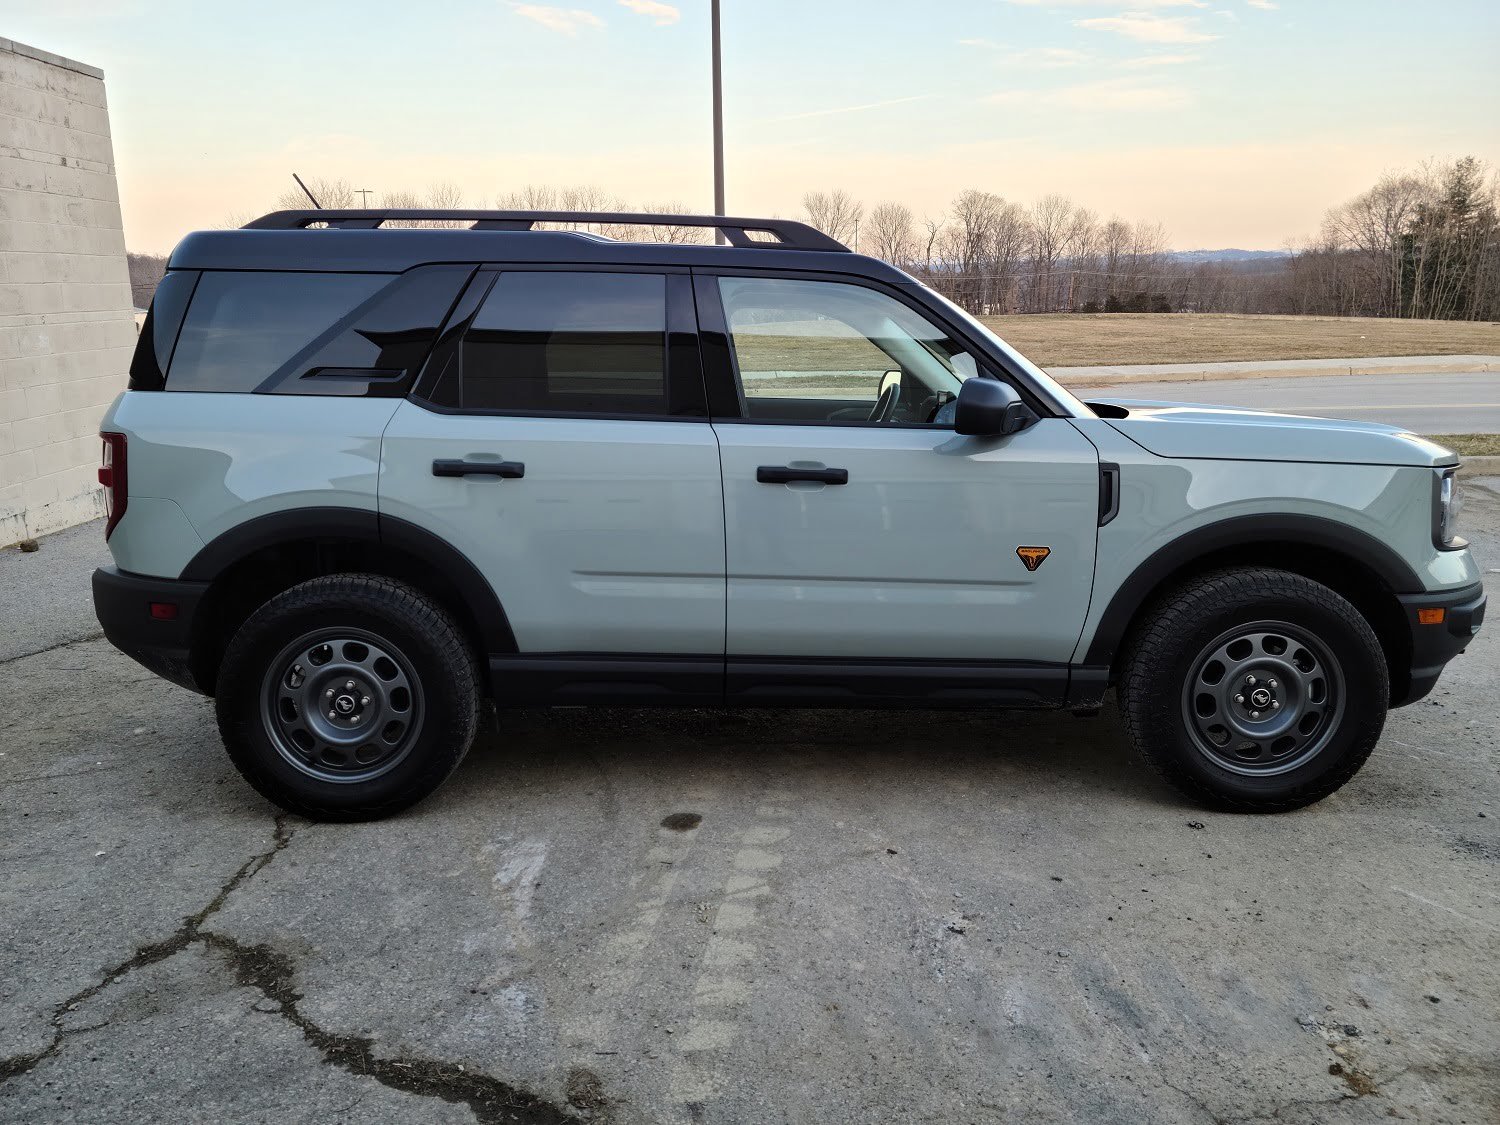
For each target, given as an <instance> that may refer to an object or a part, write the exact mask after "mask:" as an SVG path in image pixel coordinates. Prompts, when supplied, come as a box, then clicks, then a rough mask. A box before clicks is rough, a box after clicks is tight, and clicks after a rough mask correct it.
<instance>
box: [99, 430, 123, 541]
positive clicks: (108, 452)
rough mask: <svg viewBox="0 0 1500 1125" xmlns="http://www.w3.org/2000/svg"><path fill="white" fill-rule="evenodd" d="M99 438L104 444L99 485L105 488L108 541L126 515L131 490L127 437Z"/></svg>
mask: <svg viewBox="0 0 1500 1125" xmlns="http://www.w3.org/2000/svg"><path fill="white" fill-rule="evenodd" d="M99 437H100V438H101V439H102V440H103V442H104V451H103V456H102V459H101V461H100V464H99V483H100V484H102V485H103V486H104V515H105V521H104V538H106V539H108V538H109V536H110V533H111V532H113V531H114V529H115V525H116V524H118V523H119V522H120V517H121V516H123V515H124V514H125V505H126V504H127V503H129V501H130V490H129V489H128V488H127V487H126V482H125V435H124V434H111V433H101V434H100V435H99Z"/></svg>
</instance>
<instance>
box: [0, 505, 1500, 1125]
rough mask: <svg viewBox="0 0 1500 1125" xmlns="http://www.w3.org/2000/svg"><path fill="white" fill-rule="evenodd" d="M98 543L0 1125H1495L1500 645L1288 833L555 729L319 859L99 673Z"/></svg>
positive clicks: (827, 723)
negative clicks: (308, 1124)
mask: <svg viewBox="0 0 1500 1125" xmlns="http://www.w3.org/2000/svg"><path fill="white" fill-rule="evenodd" d="M1464 521H1465V529H1466V534H1468V535H1469V536H1470V537H1471V538H1472V539H1473V541H1474V544H1475V550H1476V552H1477V554H1478V556H1479V559H1480V562H1481V566H1483V567H1485V568H1487V569H1488V571H1489V573H1490V574H1491V575H1494V574H1496V573H1500V479H1495V478H1476V479H1475V480H1473V481H1472V482H1470V484H1469V503H1468V506H1467V508H1466V510H1465V513H1464ZM97 531H98V527H97V525H93V526H92V527H88V528H84V529H79V530H78V531H77V532H71V533H67V536H66V537H50V538H47V539H43V540H42V541H41V549H40V550H39V551H38V552H37V553H35V554H28V555H19V554H11V553H7V555H6V556H5V557H4V559H3V565H4V570H3V572H0V579H3V581H4V583H5V587H4V589H5V595H4V601H3V602H0V614H3V615H4V616H3V619H0V625H3V628H0V635H4V636H6V637H7V638H9V637H10V636H11V635H12V634H13V633H14V632H15V631H16V628H17V623H18V622H20V621H24V622H26V623H27V624H26V625H25V634H26V636H25V643H24V644H20V645H14V644H13V645H12V646H11V648H10V649H9V650H8V651H9V652H12V653H13V655H10V656H8V657H6V658H3V659H0V715H3V716H4V723H3V725H0V1121H4V1122H26V1123H31V1122H39V1121H82V1122H110V1123H111V1125H125V1123H129V1122H159V1121H212V1122H215V1123H232V1122H262V1121H268V1120H278V1121H287V1122H300V1121H316V1122H389V1121H393V1120H400V1121H422V1122H428V1121H438V1122H449V1121H451V1122H474V1121H478V1122H486V1123H488V1122H507V1121H514V1122H532V1123H541V1122H548V1123H551V1122H564V1121H591V1122H609V1123H613V1125H636V1123H642V1125H644V1123H648V1122H649V1123H656V1122H664V1123H671V1125H678V1123H681V1125H696V1123H705V1125H718V1123H741V1122H754V1123H757V1125H759V1123H771V1122H786V1123H805V1122H882V1123H883V1122H897V1121H899V1122H903V1123H904V1122H943V1123H949V1122H1016V1121H1021V1122H1110V1123H1113V1122H1119V1121H1150V1122H1167V1123H1178V1122H1180V1123H1198V1122H1236V1123H1238V1122H1252V1121H1265V1122H1272V1121H1274V1122H1278V1123H1281V1125H1299V1123H1300V1125H1312V1123H1318V1125H1322V1123H1326V1122H1335V1123H1338V1122H1345V1123H1347V1122H1369V1123H1374V1122H1381V1123H1386V1122H1389V1121H1391V1120H1393V1119H1396V1120H1407V1121H1421V1122H1427V1123H1455V1125H1459V1123H1468V1125H1479V1123H1481V1122H1493V1121H1495V1120H1497V1119H1500V1052H1497V1045H1500V768H1497V767H1500V716H1497V712H1496V703H1495V685H1496V683H1497V682H1500V629H1497V628H1494V627H1493V626H1492V627H1491V628H1490V629H1488V630H1487V631H1486V632H1485V633H1483V634H1482V635H1481V636H1480V638H1479V639H1478V640H1477V641H1476V642H1475V643H1474V645H1473V646H1472V647H1471V648H1470V651H1469V653H1468V654H1467V655H1465V656H1464V657H1462V658H1460V659H1459V660H1458V661H1456V662H1455V663H1454V665H1452V666H1451V668H1450V669H1449V671H1448V672H1447V673H1445V675H1444V677H1443V680H1442V681H1441V682H1440V684H1439V685H1438V688H1437V690H1436V692H1435V693H1434V695H1433V696H1432V697H1431V698H1430V699H1429V700H1428V701H1425V702H1423V703H1420V704H1418V705H1415V706H1412V707H1409V708H1405V709H1402V710H1400V711H1397V712H1394V713H1392V715H1391V716H1390V718H1389V721H1388V723H1387V726H1386V734H1385V737H1384V739H1383V740H1382V742H1381V745H1380V746H1379V748H1378V749H1377V750H1376V752H1375V754H1374V756H1373V757H1372V759H1371V760H1370V762H1369V763H1368V764H1367V765H1366V766H1365V768H1364V769H1363V770H1362V771H1361V773H1360V774H1359V775H1358V776H1357V777H1356V778H1354V780H1353V781H1351V782H1350V783H1349V784H1348V785H1347V786H1346V787H1345V788H1344V789H1343V790H1341V791H1340V792H1339V793H1338V794H1336V795H1334V796H1333V797H1331V798H1329V799H1328V800H1326V801H1324V802H1322V803H1321V804H1319V805H1316V806H1314V807H1312V808H1309V809H1305V810H1302V811H1299V812H1296V813H1291V814H1287V815H1283V816H1276V817H1255V816H1239V815H1228V814H1215V813H1206V812H1203V811H1202V810H1200V809H1198V808H1195V807H1193V806H1191V805H1189V804H1186V803H1184V802H1183V801H1181V800H1180V799H1178V798H1177V797H1176V796H1175V795H1173V794H1172V793H1171V792H1169V791H1168V790H1166V789H1164V788H1163V787H1162V786H1161V785H1160V784H1159V783H1158V782H1157V781H1156V780H1155V779H1154V778H1153V777H1152V775H1151V774H1150V773H1149V772H1148V771H1147V770H1146V769H1145V768H1144V767H1143V766H1142V765H1141V764H1140V763H1139V762H1138V761H1137V760H1136V759H1135V758H1134V757H1133V756H1132V755H1131V753H1130V752H1129V750H1128V748H1127V746H1126V744H1125V740H1124V737H1123V734H1122V732H1121V729H1120V724H1119V721H1118V718H1117V716H1116V715H1115V713H1114V712H1113V710H1112V709H1109V708H1106V710H1105V712H1104V713H1103V715H1101V716H1100V717H1099V718H1098V719H1095V720H1079V719H1075V718H1072V717H1070V716H1067V715H1057V714H1004V713H979V714H951V713H928V712H913V713H901V714H892V713H860V712H825V711H813V712H801V713H780V714H778V713H769V712H758V711H751V712H742V713H725V712H716V711H692V712H649V711H577V710H559V711H553V712H546V713H538V714H528V715H513V716H508V717H506V718H505V719H504V721H503V723H502V725H501V727H500V729H499V731H498V732H497V733H494V734H490V735H487V736H486V737H484V738H483V739H482V740H481V742H480V743H479V744H478V745H477V746H476V747H475V749H474V751H473V753H471V755H470V756H469V758H468V760H467V761H466V762H465V764H464V765H463V766H462V767H461V769H460V770H459V772H458V773H457V774H456V775H455V776H454V777H453V778H452V779H450V781H449V782H448V784H447V786H446V787H445V788H444V789H443V790H441V791H440V792H439V793H438V794H437V795H436V796H435V797H434V798H432V799H430V800H428V801H427V802H426V803H424V804H423V805H421V806H420V807H418V808H417V809H415V810H412V811H411V812H409V813H407V814H405V815H403V816H400V817H397V818H395V819H393V820H390V821H386V822H382V823H377V824H368V825H325V824H309V823H307V822H304V821H302V820H299V819H297V818H295V817H289V816H282V815H278V814H277V811H276V810H275V809H273V808H271V807H270V806H268V805H267V804H266V803H265V802H263V801H262V800H261V799H260V798H258V797H257V796H256V794H255V793H254V792H253V791H252V790H251V789H250V788H249V787H248V786H246V785H245V784H244V783H243V782H242V781H241V779H240V778H239V776H238V775H237V774H236V773H235V772H234V770H233V769H232V768H231V766H230V765H229V763H228V761H227V759H226V757H225V755H224V753H223V750H222V748H221V746H220V744H219V738H218V733H217V731H216V729H215V725H214V718H213V708H212V705H211V703H210V702H209V701H208V700H205V699H202V698H200V697H198V696H195V695H193V694H191V693H189V692H186V691H184V690H182V689H180V688H177V687H173V686H172V685H170V684H167V683H164V682H163V681H161V680H159V679H157V678H155V677H153V676H152V675H151V674H150V673H148V672H146V671H145V670H144V669H142V668H140V667H139V666H138V665H136V664H134V663H133V662H131V661H130V660H129V659H127V658H126V657H124V656H121V655H120V654H119V653H117V652H115V651H114V649H112V648H111V647H110V646H109V645H108V644H107V643H106V642H104V641H102V640H100V639H98V638H96V637H92V636H90V635H89V634H88V633H87V631H85V633H84V635H83V637H82V639H80V638H79V619H80V616H81V612H82V609H81V607H84V606H86V605H87V598H88V568H89V567H90V566H91V565H92V564H93V561H94V556H95V555H97V553H98V552H97V550H96V549H95V548H96V547H97V539H96V538H92V537H93V536H96V535H97ZM90 544H93V545H94V546H93V547H90V546H89V545H90Z"/></svg>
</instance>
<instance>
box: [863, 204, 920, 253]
mask: <svg viewBox="0 0 1500 1125" xmlns="http://www.w3.org/2000/svg"><path fill="white" fill-rule="evenodd" d="M865 230H866V231H867V232H868V233H867V234H866V235H865V237H864V244H865V245H864V250H865V252H866V253H867V254H873V255H874V256H875V257H877V258H884V259H885V260H886V261H887V262H890V263H891V264H892V265H895V266H904V265H908V264H909V263H910V262H911V261H912V259H913V258H914V257H915V256H916V251H917V234H916V228H915V227H914V226H913V224H912V216H911V208H910V207H908V206H906V204H904V203H882V204H880V205H879V206H877V207H876V208H875V209H874V210H873V211H871V212H870V222H869V224H868V225H867V226H866V227H865Z"/></svg>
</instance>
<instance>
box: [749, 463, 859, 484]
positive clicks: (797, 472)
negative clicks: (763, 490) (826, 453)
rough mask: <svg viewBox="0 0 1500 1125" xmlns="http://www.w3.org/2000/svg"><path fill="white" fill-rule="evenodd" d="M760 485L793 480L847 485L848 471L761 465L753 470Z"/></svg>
mask: <svg viewBox="0 0 1500 1125" xmlns="http://www.w3.org/2000/svg"><path fill="white" fill-rule="evenodd" d="M755 479H756V480H758V481H759V482H760V483H761V484H786V483H787V482H789V481H794V480H815V481H818V482H819V483H821V484H848V483H849V470H848V469H797V468H793V467H792V466H790V465H762V466H761V467H760V468H758V469H756V470H755Z"/></svg>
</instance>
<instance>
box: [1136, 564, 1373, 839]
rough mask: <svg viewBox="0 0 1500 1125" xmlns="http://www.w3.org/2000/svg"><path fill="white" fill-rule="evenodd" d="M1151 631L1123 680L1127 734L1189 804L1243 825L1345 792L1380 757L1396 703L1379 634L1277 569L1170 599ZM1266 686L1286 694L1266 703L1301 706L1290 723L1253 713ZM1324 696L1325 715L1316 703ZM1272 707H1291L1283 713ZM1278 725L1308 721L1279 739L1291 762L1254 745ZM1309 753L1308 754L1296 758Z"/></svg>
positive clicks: (1162, 602)
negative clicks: (1263, 730) (1232, 675)
mask: <svg viewBox="0 0 1500 1125" xmlns="http://www.w3.org/2000/svg"><path fill="white" fill-rule="evenodd" d="M1141 622H1142V623H1141V625H1140V626H1139V627H1138V628H1137V629H1136V631H1135V632H1134V634H1133V635H1132V636H1131V638H1130V639H1129V641H1128V642H1127V646H1126V650H1125V654H1124V660H1123V664H1122V669H1121V675H1120V679H1119V699H1120V711H1121V714H1122V715H1123V717H1124V721H1125V730H1126V733H1127V734H1128V736H1129V738H1130V741H1131V742H1132V744H1134V746H1135V748H1136V750H1137V751H1138V752H1139V753H1140V755H1141V756H1142V757H1143V758H1145V760H1146V761H1147V763H1148V764H1149V765H1150V766H1151V767H1152V768H1153V769H1154V770H1155V771H1156V772H1157V773H1158V774H1159V775H1161V777H1162V778H1163V779H1164V780H1165V781H1166V782H1167V783H1168V784H1169V785H1171V786H1172V787H1173V788H1175V789H1177V790H1178V791H1179V792H1181V793H1182V794H1184V795H1185V796H1187V797H1189V798H1191V799H1192V800H1194V801H1196V802H1198V803H1200V804H1203V805H1205V806H1207V807H1210V808H1216V809H1224V810H1230V811H1241V812H1284V811H1287V810H1290V809H1296V808H1301V807H1302V806H1304V805H1310V804H1312V803H1313V802H1314V801H1319V800H1322V799H1323V798H1324V797H1326V796H1328V795H1329V794H1330V793H1332V792H1334V791H1335V790H1336V789H1338V788H1339V787H1340V786H1342V785H1343V784H1344V783H1345V782H1347V781H1348V780H1349V779H1350V778H1351V777H1353V776H1354V775H1355V773H1356V772H1358V770H1359V768H1360V766H1362V765H1363V764H1364V762H1365V760H1366V759H1367V758H1368V757H1369V756H1370V752H1371V751H1372V750H1374V748H1375V743H1376V742H1377V741H1378V740H1379V738H1380V732H1381V729H1382V727H1383V726H1384V724H1385V715H1386V710H1387V708H1388V706H1389V701H1390V677H1389V672H1388V670H1387V666H1386V661H1385V656H1384V653H1383V651H1382V649H1381V647H1380V642H1379V640H1378V639H1377V638H1376V636H1375V633H1374V630H1372V629H1371V627H1370V624H1369V622H1368V621H1366V620H1365V618H1364V617H1363V615H1361V614H1360V612H1359V610H1357V609H1356V608H1355V607H1354V606H1353V605H1352V604H1350V603H1349V601H1348V600H1346V599H1345V598H1343V597H1342V596H1340V595H1339V594H1338V593H1336V592H1335V591H1333V590H1331V589H1329V588H1328V587H1327V586H1324V585H1322V584H1321V583H1319V582H1315V581H1313V580H1311V579H1309V578H1305V577H1303V576H1302V575H1299V574H1293V573H1290V572H1288V571H1283V570H1275V569H1271V568H1264V567H1237V568H1232V569H1225V570H1217V571H1213V572H1211V573H1207V574H1203V575H1200V576H1198V577H1196V578H1193V579H1191V580H1189V581H1187V582H1185V583H1183V584H1182V585H1180V586H1178V587H1177V588H1176V589H1174V590H1172V591H1170V592H1169V593H1167V594H1166V595H1164V596H1163V597H1161V598H1159V599H1158V600H1157V601H1156V602H1155V603H1154V604H1153V605H1151V606H1149V607H1148V608H1147V610H1146V612H1145V613H1144V614H1143V615H1142V619H1141ZM1246 638H1249V639H1248V640H1247V639H1246ZM1247 646H1248V647H1247ZM1272 650H1279V651H1275V652H1274V653H1273V651H1272ZM1230 652H1233V653H1235V654H1236V655H1235V656H1233V657H1232V658H1231V656H1228V655H1225V654H1226V653H1230ZM1241 659H1243V661H1244V663H1237V661H1239V660H1241ZM1293 660H1298V661H1299V662H1300V663H1299V664H1294V663H1291V662H1292V661H1293ZM1302 664H1305V665H1310V666H1311V669H1312V671H1311V672H1304V671H1302V669H1301V667H1300V665H1302ZM1216 666H1217V669H1216ZM1226 666H1228V667H1229V668H1233V669H1238V673H1237V678H1236V679H1234V680H1233V681H1232V684H1233V686H1228V684H1229V683H1230V681H1225V684H1226V686H1224V687H1220V686H1219V684H1220V680H1223V678H1224V676H1225V675H1227V674H1229V673H1228V672H1227V671H1218V675H1219V677H1220V679H1218V680H1216V679H1214V675H1215V672H1216V670H1218V669H1225V667H1226ZM1279 670H1286V671H1288V672H1290V673H1291V674H1290V675H1288V676H1281V674H1280V671H1279ZM1257 672H1259V673H1260V675H1259V677H1258V682H1254V681H1251V680H1250V679H1249V677H1251V676H1255V675H1256V673H1257ZM1299 675H1300V677H1301V678H1299ZM1278 677H1280V679H1278ZM1280 680H1286V681H1289V684H1290V686H1287V685H1286V684H1282V683H1281V682H1280ZM1304 681H1306V682H1305V683H1304ZM1320 682H1321V683H1322V687H1321V689H1320V688H1319V686H1318V684H1319V683H1320ZM1267 684H1276V691H1273V692H1267V691H1265V690H1262V691H1260V692H1259V693H1257V694H1256V698H1259V699H1270V698H1273V697H1274V696H1275V695H1277V694H1278V693H1280V694H1287V693H1288V692H1292V693H1295V696H1296V697H1295V698H1291V697H1289V698H1287V699H1286V701H1285V706H1286V708H1287V710H1286V711H1285V712H1273V711H1270V710H1263V711H1262V710H1256V711H1251V708H1254V707H1255V706H1256V704H1255V702H1254V701H1253V700H1251V699H1248V698H1244V696H1245V693H1246V692H1247V691H1254V689H1255V688H1261V689H1264V688H1265V685H1267ZM1320 692H1321V702H1310V700H1314V699H1317V698H1318V697H1319V695H1320ZM1221 696H1222V698H1221ZM1237 699H1238V700H1239V701H1238V702H1237V701H1236V700H1237ZM1304 705H1305V707H1306V713H1305V714H1304V713H1301V708H1302V707H1303V706H1304ZM1267 706H1269V704H1267ZM1275 706H1276V708H1278V709H1280V708H1282V707H1283V702H1282V701H1281V699H1279V698H1277V699H1275ZM1293 707H1296V708H1298V711H1297V712H1294V711H1293V710H1292V708H1293ZM1314 712H1316V714H1314ZM1252 714H1253V715H1254V716H1255V718H1254V719H1252V718H1251V717H1250V716H1251V715H1252ZM1278 714H1281V715H1282V716H1283V717H1287V718H1290V717H1291V716H1293V715H1294V714H1299V715H1300V720H1301V722H1303V723H1306V724H1307V726H1308V728H1309V732H1308V733H1307V734H1305V735H1304V734H1303V733H1301V731H1300V730H1299V728H1298V727H1297V726H1296V725H1293V726H1291V727H1289V728H1287V729H1286V730H1285V731H1283V732H1282V733H1283V735H1284V738H1283V741H1290V742H1291V743H1293V744H1294V746H1293V748H1289V749H1287V750H1286V751H1285V757H1284V759H1283V760H1281V761H1278V760H1277V759H1276V757H1275V755H1274V753H1273V750H1274V748H1275V747H1276V745H1277V740H1276V739H1275V738H1273V737H1267V738H1258V737H1256V736H1257V735H1258V730H1257V728H1259V727H1261V726H1262V725H1263V724H1264V725H1266V726H1270V725H1272V724H1273V722H1274V721H1275V719H1276V716H1277V715H1278ZM1320 724H1321V725H1320ZM1216 730H1217V731H1222V732H1223V733H1224V734H1225V735H1226V736H1227V737H1226V738H1225V740H1224V743H1223V745H1219V744H1218V742H1217V739H1218V737H1219V736H1218V735H1217V734H1213V733H1210V732H1213V731H1216ZM1242 731H1248V732H1250V734H1249V735H1246V736H1243V737H1242V735H1241V733H1240V732H1242ZM1299 739H1304V740H1305V743H1306V744H1305V745H1302V746H1300V747H1298V746H1296V745H1295V744H1296V743H1297V742H1298V740H1299ZM1299 755H1301V756H1300V757H1299Z"/></svg>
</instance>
